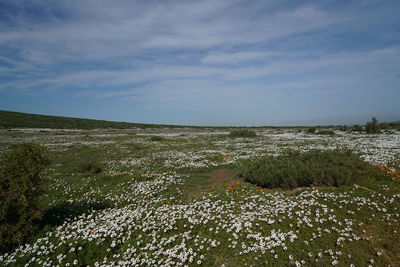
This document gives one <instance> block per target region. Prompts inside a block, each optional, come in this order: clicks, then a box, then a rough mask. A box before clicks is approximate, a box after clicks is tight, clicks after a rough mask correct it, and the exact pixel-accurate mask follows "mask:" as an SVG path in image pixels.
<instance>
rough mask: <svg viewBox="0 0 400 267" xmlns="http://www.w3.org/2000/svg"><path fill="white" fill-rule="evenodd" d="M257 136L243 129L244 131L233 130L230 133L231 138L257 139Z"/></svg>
mask: <svg viewBox="0 0 400 267" xmlns="http://www.w3.org/2000/svg"><path fill="white" fill-rule="evenodd" d="M256 136H257V134H256V132H254V131H251V130H247V129H242V130H233V131H231V132H230V133H229V137H233V138H236V137H256Z"/></svg>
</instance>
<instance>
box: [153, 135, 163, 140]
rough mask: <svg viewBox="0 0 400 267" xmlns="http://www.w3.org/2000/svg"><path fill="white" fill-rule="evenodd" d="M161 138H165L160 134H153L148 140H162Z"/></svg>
mask: <svg viewBox="0 0 400 267" xmlns="http://www.w3.org/2000/svg"><path fill="white" fill-rule="evenodd" d="M163 140H165V138H163V137H161V136H156V135H154V136H152V137H151V138H150V141H163Z"/></svg>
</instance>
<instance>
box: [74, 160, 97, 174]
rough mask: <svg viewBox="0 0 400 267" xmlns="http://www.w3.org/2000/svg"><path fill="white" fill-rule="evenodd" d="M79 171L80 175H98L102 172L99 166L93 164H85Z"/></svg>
mask: <svg viewBox="0 0 400 267" xmlns="http://www.w3.org/2000/svg"><path fill="white" fill-rule="evenodd" d="M79 171H80V172H81V173H90V174H99V173H101V172H102V171H103V170H102V169H101V167H100V166H99V165H97V164H96V163H93V162H86V163H82V164H81V165H80V168H79Z"/></svg>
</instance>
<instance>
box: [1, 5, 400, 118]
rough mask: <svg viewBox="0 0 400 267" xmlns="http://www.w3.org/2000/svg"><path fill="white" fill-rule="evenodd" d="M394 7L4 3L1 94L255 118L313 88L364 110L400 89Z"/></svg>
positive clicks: (313, 97) (313, 91) (314, 95)
mask: <svg viewBox="0 0 400 267" xmlns="http://www.w3.org/2000/svg"><path fill="white" fill-rule="evenodd" d="M399 5H400V4H398V3H397V2H396V1H393V2H387V4H385V5H380V4H379V2H374V1H371V2H368V3H367V2H362V3H344V2H343V3H341V2H332V3H330V2H326V3H322V2H314V3H308V2H306V3H300V2H299V3H297V2H286V3H282V2H278V1H277V2H274V1H272V2H268V3H267V2H265V1H254V2H252V3H251V4H250V3H247V2H244V1H162V2H152V1H147V2H142V1H106V0H102V1H84V2H81V1H65V2H53V1H38V2H33V1H15V2H8V3H7V2H6V3H3V4H1V6H0V29H1V31H0V51H1V52H0V81H1V83H0V93H3V94H6V93H7V94H11V95H13V98H14V99H15V101H16V102H18V97H19V96H20V95H23V94H27V93H29V94H36V95H42V96H46V97H48V98H51V95H57V94H63V95H66V96H68V97H69V98H68V99H66V100H65V101H69V102H72V101H74V99H77V98H79V99H85V100H86V101H88V102H90V103H95V102H93V101H100V100H106V99H113V100H116V101H123V102H127V101H128V102H129V101H130V102H131V103H135V104H136V105H139V106H140V105H151V106H160V107H166V106H169V107H171V108H176V109H177V108H178V107H181V108H184V107H185V110H187V109H190V108H192V107H194V106H197V107H198V109H201V107H203V108H206V107H207V108H209V109H210V110H213V109H214V110H220V107H221V106H226V109H229V110H231V112H236V111H235V105H240V103H241V102H243V101H244V102H245V103H246V104H245V105H244V108H247V109H248V110H252V112H253V113H252V112H249V114H248V116H256V117H257V116H259V115H258V114H259V111H260V110H262V111H263V112H268V111H270V110H271V108H269V107H267V106H265V105H264V103H263V101H261V100H260V99H264V101H267V100H265V99H268V103H269V104H270V106H274V107H275V108H276V109H278V110H279V111H280V113H281V114H289V113H290V111H293V112H294V110H293V109H292V108H290V107H289V106H288V105H287V104H286V102H290V103H291V101H295V100H298V101H300V102H301V101H305V100H304V98H305V97H308V98H309V101H306V102H307V103H311V102H312V101H320V99H319V100H316V98H318V97H321V95H330V96H332V95H335V94H336V95H335V97H334V98H333V99H336V102H334V101H333V100H332V101H333V102H332V103H336V104H339V103H340V101H343V103H347V104H346V105H348V106H351V104H353V105H354V107H358V108H360V105H359V104H357V101H360V99H361V100H362V99H364V100H365V99H367V97H366V95H368V94H373V95H376V91H377V90H384V91H385V92H386V94H390V93H391V94H396V96H399V92H398V91H396V89H395V88H396V86H398V85H399V84H398V81H399V80H398V79H396V74H397V73H398V71H399V69H400V63H399V62H400V56H399V55H400V48H399V47H400V37H398V36H400V34H399V30H398V29H399V26H400V23H399V22H398V21H397V20H396V19H395V18H396V17H397V15H396V13H395V11H394V10H396V8H397V7H399ZM28 7H29V8H28ZM368 29H370V30H368ZM382 85H384V86H385V89H382ZM397 88H398V87H397ZM346 92H347V96H346V95H345V94H346ZM361 92H362V93H361ZM357 94H361V95H357ZM271 96H273V97H275V98H276V99H275V100H274V101H272V100H270V97H271ZM346 97H349V98H350V99H351V101H349V100H345V101H344V99H346ZM331 98H332V97H331ZM285 101H286V102H285ZM310 101H311V102H310ZM365 101H367V100H365ZM368 101H370V100H368ZM225 102H227V103H231V104H225ZM252 102H253V103H252ZM233 103H234V104H233ZM277 103H280V104H279V105H278V104H277ZM4 104H6V103H4ZM93 105H94V104H93ZM296 105H297V104H292V106H296ZM297 106H298V109H299V110H296V111H295V112H296V113H301V109H303V114H304V116H309V112H308V111H307V112H306V111H305V110H306V109H307V107H306V105H304V106H301V105H297ZM327 106H328V105H327ZM309 108H310V109H311V106H310V107H309ZM284 109H285V112H283V110H284ZM242 110H243V109H242ZM255 110H256V111H257V112H255ZM376 110H377V111H378V110H379V108H376ZM393 110H395V107H393V108H391V111H390V112H391V114H392V115H390V116H394V115H393V114H394V111H393ZM288 112H289V113H288ZM334 112H335V111H334V110H333V109H331V110H329V111H327V114H328V113H330V114H333V113H334ZM348 112H351V109H350V108H349V109H348ZM193 116H195V114H193ZM232 116H236V115H232ZM285 116H286V117H285ZM287 116H289V115H282V117H281V118H282V120H289V119H288V118H287ZM332 116H333V115H332ZM366 116H367V115H366ZM368 116H369V115H368ZM387 116H389V115H387ZM257 118H258V117H257ZM260 118H261V117H260ZM177 120H179V119H177ZM226 120H227V118H224V119H221V123H223V122H224V121H226ZM175 121H176V120H175ZM249 121H250V120H249ZM252 121H257V119H254V118H253V119H252ZM258 121H259V123H268V122H263V121H261V119H260V120H258ZM243 123H245V122H243Z"/></svg>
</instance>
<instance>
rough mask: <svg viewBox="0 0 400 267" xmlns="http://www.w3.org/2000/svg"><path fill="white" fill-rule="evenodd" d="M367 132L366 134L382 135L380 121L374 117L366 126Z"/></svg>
mask: <svg viewBox="0 0 400 267" xmlns="http://www.w3.org/2000/svg"><path fill="white" fill-rule="evenodd" d="M365 132H366V133H381V129H380V125H379V124H378V120H377V119H376V118H375V117H373V118H372V119H371V121H369V122H367V124H365Z"/></svg>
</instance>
